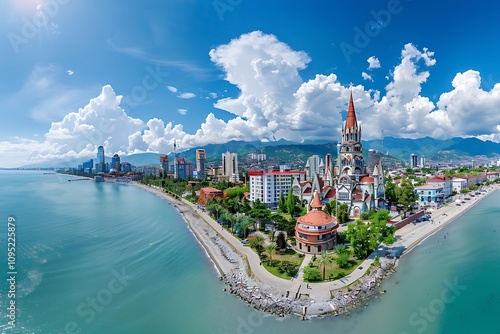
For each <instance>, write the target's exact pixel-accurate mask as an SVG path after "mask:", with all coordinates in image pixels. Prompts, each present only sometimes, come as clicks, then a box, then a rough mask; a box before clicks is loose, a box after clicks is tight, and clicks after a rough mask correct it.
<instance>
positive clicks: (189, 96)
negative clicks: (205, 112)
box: [177, 93, 196, 99]
mask: <svg viewBox="0 0 500 334" xmlns="http://www.w3.org/2000/svg"><path fill="white" fill-rule="evenodd" d="M177 97H179V98H181V99H192V98H194V97H196V95H195V94H194V93H181V94H179V95H177Z"/></svg>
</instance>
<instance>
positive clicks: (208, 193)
mask: <svg viewBox="0 0 500 334" xmlns="http://www.w3.org/2000/svg"><path fill="white" fill-rule="evenodd" d="M223 197H224V193H223V192H222V190H219V189H217V188H212V187H206V188H201V189H200V198H199V200H198V203H199V204H201V205H207V203H208V201H210V200H211V199H212V198H223Z"/></svg>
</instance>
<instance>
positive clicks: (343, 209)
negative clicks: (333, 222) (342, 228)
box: [337, 203, 349, 225]
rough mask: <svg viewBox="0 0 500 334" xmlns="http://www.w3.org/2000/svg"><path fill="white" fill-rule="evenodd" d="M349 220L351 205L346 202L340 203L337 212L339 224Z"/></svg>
mask: <svg viewBox="0 0 500 334" xmlns="http://www.w3.org/2000/svg"><path fill="white" fill-rule="evenodd" d="M348 220H349V206H348V205H347V204H346V203H342V204H340V205H339V208H338V212H337V222H338V223H339V224H341V225H342V224H345V223H347V221H348Z"/></svg>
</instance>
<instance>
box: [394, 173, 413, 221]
mask: <svg viewBox="0 0 500 334" xmlns="http://www.w3.org/2000/svg"><path fill="white" fill-rule="evenodd" d="M414 189H415V188H414V187H413V184H412V183H411V181H410V180H409V179H402V180H401V184H400V185H399V187H396V196H397V197H398V204H400V205H401V206H403V211H404V213H405V217H406V212H408V210H410V208H411V207H412V206H413V205H414V204H415V201H416V200H417V198H418V195H417V194H416V193H415V192H414Z"/></svg>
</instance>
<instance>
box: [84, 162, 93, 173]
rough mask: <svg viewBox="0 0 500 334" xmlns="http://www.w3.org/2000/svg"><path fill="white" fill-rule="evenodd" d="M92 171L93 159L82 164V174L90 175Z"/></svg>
mask: <svg viewBox="0 0 500 334" xmlns="http://www.w3.org/2000/svg"><path fill="white" fill-rule="evenodd" d="M93 169H94V159H90V160H89V161H85V162H84V163H83V164H82V170H83V172H84V173H89V174H92V172H93Z"/></svg>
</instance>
